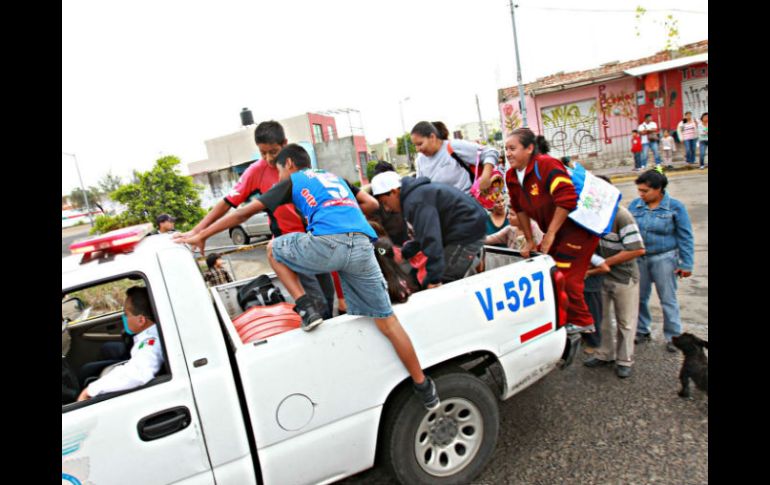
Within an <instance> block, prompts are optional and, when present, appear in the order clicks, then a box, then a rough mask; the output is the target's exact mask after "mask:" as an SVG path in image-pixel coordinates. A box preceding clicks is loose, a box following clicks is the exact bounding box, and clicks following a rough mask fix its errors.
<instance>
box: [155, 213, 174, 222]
mask: <svg viewBox="0 0 770 485" xmlns="http://www.w3.org/2000/svg"><path fill="white" fill-rule="evenodd" d="M166 221H171V222H176V217H171V216H170V215H168V214H161V215H159V216H158V217H156V218H155V222H157V223H158V224H160V223H161V222H166Z"/></svg>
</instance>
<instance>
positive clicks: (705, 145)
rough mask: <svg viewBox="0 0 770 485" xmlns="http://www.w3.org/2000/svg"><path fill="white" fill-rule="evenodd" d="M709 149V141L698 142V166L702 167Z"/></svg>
mask: <svg viewBox="0 0 770 485" xmlns="http://www.w3.org/2000/svg"><path fill="white" fill-rule="evenodd" d="M708 148H709V141H708V140H701V141H700V166H701V167H703V166H704V165H703V162H704V160H706V151H708Z"/></svg>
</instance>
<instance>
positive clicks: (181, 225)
mask: <svg viewBox="0 0 770 485" xmlns="http://www.w3.org/2000/svg"><path fill="white" fill-rule="evenodd" d="M180 163H181V161H180V160H179V158H177V157H175V156H173V155H171V156H165V157H162V158H159V159H158V160H157V161H156V162H155V166H154V167H153V168H152V170H150V171H148V172H138V171H134V178H135V182H134V183H130V184H126V185H122V186H120V187H119V188H118V189H117V190H115V191H113V192H112V193H110V198H112V200H114V201H116V202H120V203H121V204H123V205H125V206H126V211H125V212H123V213H122V214H120V215H118V216H114V217H110V218H108V219H102V218H100V220H99V223H98V224H96V227H94V230H92V232H96V230H97V228H99V229H100V230H102V229H104V230H112V229H117V228H120V227H126V226H131V225H134V224H142V223H145V222H155V218H156V217H157V216H159V215H160V214H163V213H168V214H173V215H174V217H176V219H177V220H176V226H177V229H179V230H180V231H186V230H188V229H190V228H192V227H193V226H194V225H195V224H197V223H198V222H199V221H200V220H201V219H202V218H203V216H205V215H206V211H205V210H203V208H202V207H201V201H200V196H199V195H198V189H199V188H200V187H199V186H197V185H195V184H194V183H193V180H192V177H188V176H184V175H181V174H179V173H178V172H177V168H176V167H177V165H179V164H180ZM106 228H109V229H106Z"/></svg>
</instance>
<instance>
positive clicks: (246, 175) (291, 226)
mask: <svg viewBox="0 0 770 485" xmlns="http://www.w3.org/2000/svg"><path fill="white" fill-rule="evenodd" d="M276 183H278V169H277V168H275V167H271V166H270V164H269V163H267V162H266V161H265V160H258V161H256V162H254V163H252V164H251V165H249V168H247V169H246V171H245V172H243V174H242V175H241V178H240V180H238V183H237V184H235V187H233V189H232V190H231V191H230V193H229V194H227V195H226V196H225V202H226V203H228V204H230V205H231V206H232V207H238V206H239V205H241V204H243V203H244V202H245V201H246V200H248V198H249V197H251V196H252V195H255V194H256V195H261V194H265V193H267V191H268V190H270V189H271V188H272V187H273V185H275V184H276ZM265 212H267V215H268V217H269V218H270V230H271V231H272V233H273V235H274V236H276V237H278V236H280V235H281V234H289V233H292V232H305V221H304V218H303V217H302V215H301V214H300V213H299V212H297V209H296V207H294V204H284V205H281V206H279V207H278V208H276V209H275V212H271V211H269V210H268V211H265Z"/></svg>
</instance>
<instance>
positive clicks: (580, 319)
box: [505, 128, 599, 333]
mask: <svg viewBox="0 0 770 485" xmlns="http://www.w3.org/2000/svg"><path fill="white" fill-rule="evenodd" d="M548 149H549V148H548V142H547V141H546V140H545V138H544V137H542V136H535V134H534V133H533V132H532V130H530V129H529V128H519V129H517V130H514V131H513V133H511V135H510V136H509V137H508V138H507V139H506V141H505V156H506V158H508V162H509V163H510V164H511V169H510V170H509V171H508V173H507V174H506V176H505V182H506V184H507V185H508V191H509V193H510V196H511V209H512V210H513V211H514V212H516V214H517V215H518V217H519V220H520V221H521V228H522V231H523V232H524V237H525V238H526V240H527V244H526V246H525V247H524V249H523V250H522V251H521V254H522V255H523V256H524V257H529V252H530V251H531V250H534V249H537V247H536V245H535V242H534V241H533V240H532V230H531V228H530V222H529V221H530V219H534V220H535V222H537V224H538V225H539V226H540V228H541V229H542V230H544V231H545V235H544V236H543V241H542V242H541V243H540V251H541V252H543V253H546V254H550V255H551V257H553V259H554V260H555V261H556V266H557V267H558V268H559V269H560V270H561V272H562V273H563V274H564V276H565V277H566V281H567V295H568V296H569V308H568V309H567V323H568V326H567V331H568V332H577V331H579V332H584V333H591V332H593V331H594V320H593V317H591V313H590V312H589V311H588V306H587V305H586V302H585V299H584V298H583V280H584V278H585V274H586V270H587V269H588V266H589V263H590V261H591V255H592V254H593V252H594V250H595V249H596V246H597V245H598V244H599V238H598V237H597V236H594V235H593V234H591V233H590V232H588V231H586V230H585V229H583V228H582V227H580V226H578V225H577V224H575V223H574V222H572V220H570V219H568V218H567V215H568V214H569V213H570V212H571V211H572V210H573V209H575V207H576V206H577V193H576V192H575V186H574V185H573V184H572V179H571V178H570V175H569V174H568V173H567V170H566V169H565V167H564V164H563V163H561V162H560V161H559V160H557V159H555V158H553V157H550V156H548V155H547V153H548Z"/></svg>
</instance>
